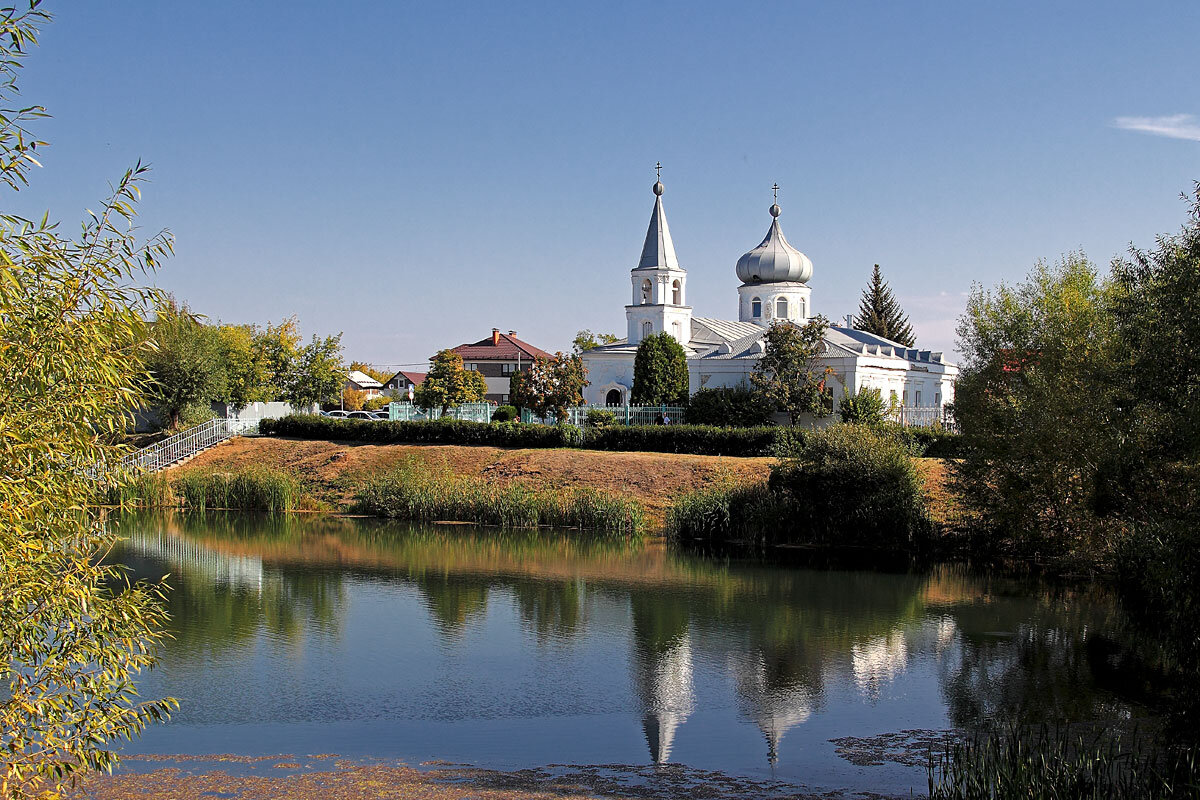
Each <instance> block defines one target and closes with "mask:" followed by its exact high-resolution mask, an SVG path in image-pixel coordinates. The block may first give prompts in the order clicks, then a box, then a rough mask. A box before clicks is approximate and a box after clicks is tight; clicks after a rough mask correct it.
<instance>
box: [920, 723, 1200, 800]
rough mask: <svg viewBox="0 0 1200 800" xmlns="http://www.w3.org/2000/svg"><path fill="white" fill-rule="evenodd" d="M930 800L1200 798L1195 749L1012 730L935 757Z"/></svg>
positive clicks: (979, 737) (1134, 740) (930, 768)
mask: <svg viewBox="0 0 1200 800" xmlns="http://www.w3.org/2000/svg"><path fill="white" fill-rule="evenodd" d="M928 773H929V797H930V800H974V799H975V798H980V799H981V800H983V799H988V800H990V799H991V798H996V799H997V800H1000V799H1001V798H1010V797H1011V798H1035V797H1036V798H1063V800H1066V799H1067V798H1071V799H1072V800H1134V798H1139V800H1165V799H1166V798H1183V797H1189V798H1190V797H1196V796H1197V794H1198V793H1200V760H1198V758H1197V751H1196V749H1195V748H1194V747H1192V748H1179V749H1176V748H1160V747H1156V746H1155V745H1154V744H1153V743H1151V742H1148V741H1146V740H1144V739H1143V738H1142V737H1139V736H1137V735H1136V733H1135V734H1133V735H1131V736H1130V737H1129V738H1128V740H1122V739H1121V738H1120V737H1117V736H1104V737H1102V736H1087V735H1083V734H1075V735H1071V734H1069V733H1067V732H1066V731H1064V730H1052V729H1050V728H1049V727H1043V728H1042V729H1041V730H1029V729H1019V728H1009V729H1006V730H992V731H989V732H986V733H981V734H979V735H977V736H976V737H975V738H973V739H971V740H969V741H966V742H961V743H959V744H955V745H953V746H951V747H948V748H946V749H945V750H944V751H943V752H942V753H941V754H939V755H934V754H933V753H931V754H930V758H929V765H928Z"/></svg>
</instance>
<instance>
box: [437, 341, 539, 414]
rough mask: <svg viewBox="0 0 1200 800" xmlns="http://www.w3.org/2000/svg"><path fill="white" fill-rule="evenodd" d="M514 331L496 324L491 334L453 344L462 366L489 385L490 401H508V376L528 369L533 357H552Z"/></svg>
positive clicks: (488, 396) (487, 397) (488, 397)
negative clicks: (475, 340)
mask: <svg viewBox="0 0 1200 800" xmlns="http://www.w3.org/2000/svg"><path fill="white" fill-rule="evenodd" d="M516 334H517V332H516V331H509V332H508V333H506V334H505V333H501V332H500V329H499V328H492V335H491V336H489V337H487V338H486V339H480V340H479V341H478V342H471V343H470V344H460V345H459V346H458V347H455V348H452V352H455V353H458V354H459V355H460V356H462V360H463V366H464V367H466V368H467V369H471V370H475V371H477V372H478V373H479V374H481V375H483V378H484V380H486V381H487V387H488V388H487V395H486V397H485V399H486V400H488V401H489V402H493V403H507V402H508V401H509V397H508V383H509V378H510V377H511V376H512V374H513V373H514V372H524V371H525V370H527V369H529V365H530V363H531V362H532V361H533V360H534V359H535V358H538V357H541V358H553V357H554V356H553V355H552V354H551V353H547V352H546V351H545V350H542V349H541V348H540V347H534V346H533V345H531V344H529V342H523V341H521V340H520V339H518V338H517V335H516Z"/></svg>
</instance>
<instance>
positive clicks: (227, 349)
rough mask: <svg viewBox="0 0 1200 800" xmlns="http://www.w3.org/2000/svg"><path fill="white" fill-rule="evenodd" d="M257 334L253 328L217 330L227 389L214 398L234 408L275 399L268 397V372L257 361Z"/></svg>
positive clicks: (228, 327)
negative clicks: (255, 345)
mask: <svg viewBox="0 0 1200 800" xmlns="http://www.w3.org/2000/svg"><path fill="white" fill-rule="evenodd" d="M255 333H256V331H255V329H254V326H253V325H221V326H218V327H217V329H216V336H217V340H218V349H219V356H218V358H219V361H220V364H221V367H222V371H223V373H224V381H223V389H224V390H223V391H222V392H220V393H219V394H218V395H217V396H215V397H213V398H211V399H213V400H219V401H222V402H225V403H228V404H229V405H231V406H233V407H234V408H235V409H240V408H245V407H246V406H247V405H249V404H250V403H253V402H265V401H268V400H272V399H274V398H272V397H268V396H266V384H267V375H266V369H265V366H264V364H262V363H261V362H260V361H259V360H258V359H257V358H255V352H254V338H255ZM206 399H208V398H206Z"/></svg>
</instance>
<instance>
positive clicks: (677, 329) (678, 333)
mask: <svg viewBox="0 0 1200 800" xmlns="http://www.w3.org/2000/svg"><path fill="white" fill-rule="evenodd" d="M671 335H672V336H674V337H675V340H676V341H678V342H682V341H683V328H682V326H680V324H679V323H678V322H672V323H671Z"/></svg>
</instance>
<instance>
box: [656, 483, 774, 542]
mask: <svg viewBox="0 0 1200 800" xmlns="http://www.w3.org/2000/svg"><path fill="white" fill-rule="evenodd" d="M785 514H786V509H784V508H783V501H782V498H780V497H779V496H778V495H777V494H775V493H774V492H772V491H771V490H770V489H769V488H768V487H767V485H766V484H763V483H753V484H741V485H738V484H723V485H720V486H713V487H709V488H707V489H700V490H698V491H695V492H689V493H688V494H685V495H683V496H682V497H680V498H679V499H678V500H676V501H675V503H674V504H673V505H672V506H671V508H670V510H669V511H668V512H667V536H668V537H670V538H672V539H676V540H680V541H691V542H705V543H708V544H721V543H724V542H735V541H753V542H761V541H766V540H768V539H770V538H771V532H772V531H773V530H774V529H777V528H778V527H779V526H780V525H781V523H782V520H783V518H784V517H785Z"/></svg>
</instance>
